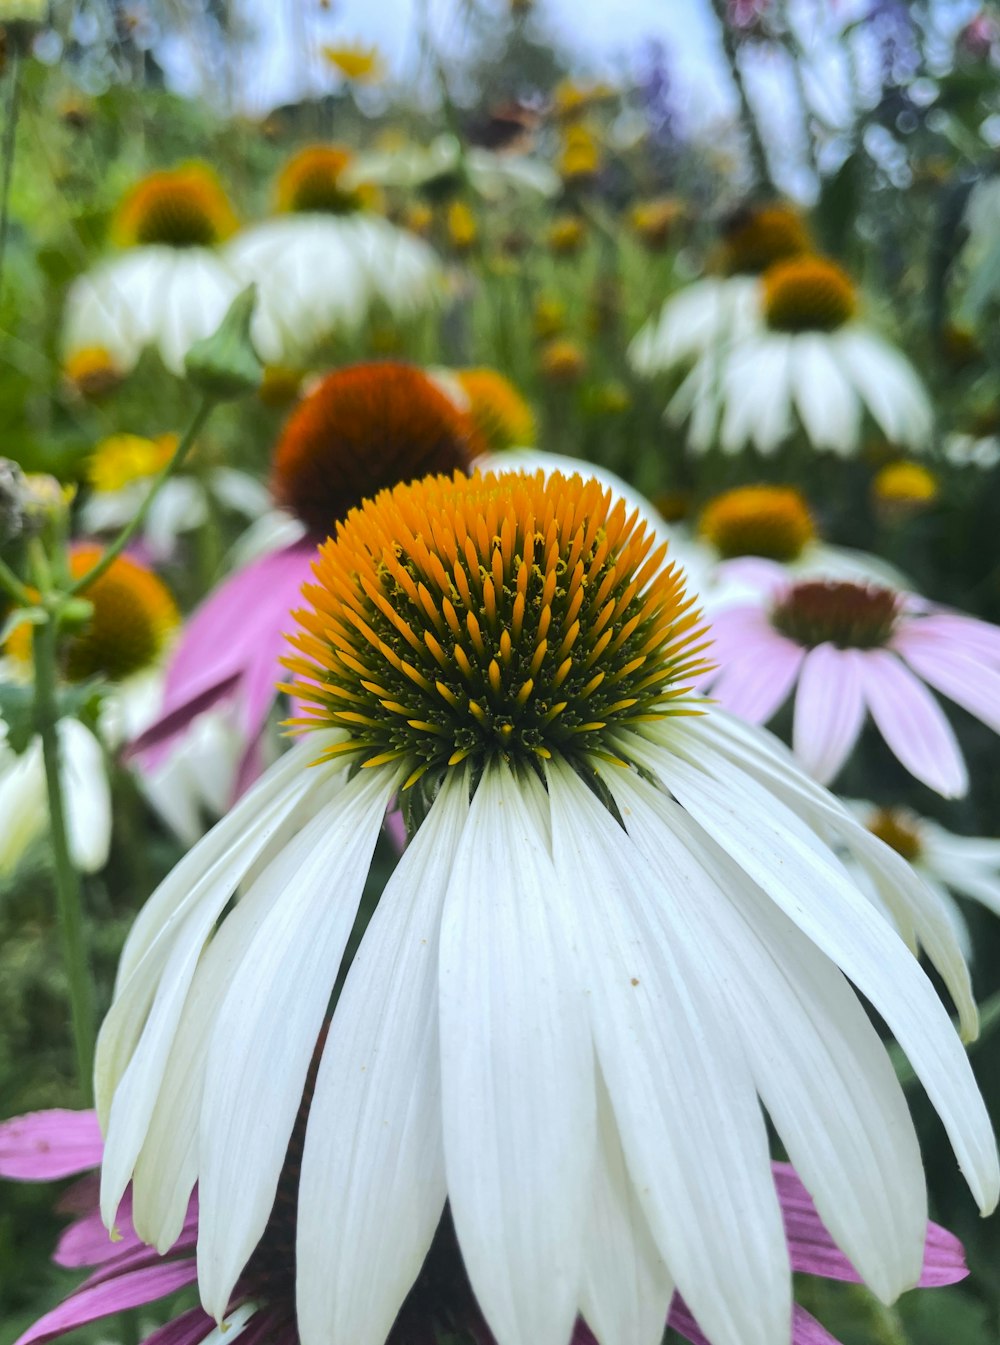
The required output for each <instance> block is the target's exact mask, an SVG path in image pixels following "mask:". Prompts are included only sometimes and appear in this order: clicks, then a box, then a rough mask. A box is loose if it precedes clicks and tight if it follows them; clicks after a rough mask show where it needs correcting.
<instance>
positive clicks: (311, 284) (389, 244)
mask: <svg viewBox="0 0 1000 1345" xmlns="http://www.w3.org/2000/svg"><path fill="white" fill-rule="evenodd" d="M352 161H353V156H352V155H351V153H350V151H348V150H345V149H342V148H341V147H339V146H335V145H315V146H307V147H306V148H305V149H304V150H302V151H300V152H299V153H298V154H296V155H295V156H293V158H292V159H291V160H290V161H289V163H288V164H287V165H286V166H285V168H284V170H283V171H282V173H281V174H280V175H279V179H278V183H277V186H276V205H277V207H278V210H279V214H277V215H276V216H275V217H274V218H273V219H268V220H263V221H262V222H261V223H259V224H255V225H252V226H251V227H250V228H248V229H245V230H244V231H243V232H242V233H240V234H239V235H238V236H237V237H236V238H234V239H233V241H232V243H231V244H230V245H229V247H228V248H227V250H226V258H227V261H228V262H229V264H230V265H231V266H232V267H233V269H234V270H235V271H236V273H237V274H238V275H239V276H240V279H241V283H243V284H247V283H249V282H251V281H253V282H254V283H255V284H256V285H257V304H256V308H255V311H254V319H253V326H252V332H253V340H254V345H255V347H256V348H257V351H258V353H259V354H260V356H261V358H262V359H264V360H265V361H266V362H268V363H270V364H275V365H296V364H300V363H305V362H306V361H307V360H308V357H309V356H310V355H311V354H312V353H313V352H314V351H315V350H316V348H317V347H318V346H319V345H321V344H322V343H323V342H324V341H326V340H328V339H329V338H330V337H331V336H335V335H343V334H349V333H351V332H353V331H355V330H356V329H357V328H358V327H360V326H361V324H362V323H363V322H364V320H365V319H366V318H367V317H368V316H369V314H370V313H371V312H372V311H373V310H374V309H375V308H376V307H377V306H379V305H382V306H383V307H384V308H385V310H386V311H387V312H388V313H389V314H391V315H392V316H393V317H396V318H408V317H411V316H413V315H414V314H415V313H418V312H420V311H421V310H422V309H425V308H428V307H430V306H432V305H433V304H434V303H435V302H437V300H438V299H439V298H440V297H441V294H442V293H443V283H444V280H443V270H442V267H441V264H440V262H439V260H438V257H437V254H436V253H435V252H434V250H433V249H432V248H431V247H430V246H429V244H427V243H425V242H424V241H423V240H422V239H420V238H417V237H415V236H414V235H413V234H411V233H408V232H407V231H406V230H404V229H399V228H397V227H396V226H395V225H393V224H390V223H389V221H388V220H386V219H383V218H381V217H380V216H377V215H373V214H370V213H366V212H365V211H364V209H363V207H364V205H365V200H366V197H365V193H364V191H363V190H362V188H361V187H360V186H359V187H354V186H352V185H349V182H348V179H347V177H346V172H347V169H348V167H349V166H350V164H351V163H352Z"/></svg>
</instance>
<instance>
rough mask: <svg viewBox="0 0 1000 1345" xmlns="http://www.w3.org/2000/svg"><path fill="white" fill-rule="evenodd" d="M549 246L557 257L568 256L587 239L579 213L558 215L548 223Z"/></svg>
mask: <svg viewBox="0 0 1000 1345" xmlns="http://www.w3.org/2000/svg"><path fill="white" fill-rule="evenodd" d="M548 241H549V247H550V248H551V249H552V251H553V252H554V253H555V254H556V256H558V257H570V256H572V255H573V254H574V253H576V252H579V251H580V248H581V247H582V246H583V244H584V243H585V242H586V241H587V228H586V225H585V224H584V222H583V220H582V219H580V217H579V215H559V216H558V217H557V218H556V219H554V220H553V221H552V223H551V224H550V225H549V232H548Z"/></svg>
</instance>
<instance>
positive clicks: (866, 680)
mask: <svg viewBox="0 0 1000 1345" xmlns="http://www.w3.org/2000/svg"><path fill="white" fill-rule="evenodd" d="M859 664H860V669H861V676H862V683H863V689H864V695H865V700H866V701H867V702H868V708H869V710H870V711H871V714H872V718H873V719H874V720H875V723H876V725H877V727H878V730H879V732H880V733H881V734H882V737H883V738H884V739H885V741H886V743H887V745H888V747H889V749H890V751H892V752H893V753H894V754H895V756H896V757H897V758H898V759H899V761H900V762H901V763H902V765H903V766H905V767H906V769H907V770H908V771H909V772H910V774H911V775H915V776H916V778H917V779H918V780H921V781H923V783H924V784H925V785H927V786H928V787H929V788H930V789H933V790H936V791H937V793H939V794H943V795H944V797H945V798H957V797H959V796H960V795H962V794H964V793H965V791H966V790H967V789H968V787H969V777H968V774H967V772H966V769H965V761H964V759H963V757H962V752H961V749H960V748H959V746H958V742H957V740H956V738H955V734H954V732H953V731H952V728H951V725H950V724H949V723H948V721H947V719H946V718H945V717H944V714H943V712H942V710H941V707H940V706H939V705H938V703H937V701H936V700H935V699H934V697H933V696H932V695H931V694H930V692H929V691H928V690H927V688H926V687H925V686H924V684H923V683H922V682H918V681H917V679H916V678H915V677H914V676H913V674H912V673H911V672H910V671H909V669H908V668H906V667H905V666H904V665H903V663H901V662H900V660H899V659H898V658H897V657H896V655H895V654H892V653H890V652H889V651H888V650H885V649H866V650H865V651H864V652H863V654H862V656H861V659H860V660H859Z"/></svg>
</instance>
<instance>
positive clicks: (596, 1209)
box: [580, 1074, 674, 1345]
mask: <svg viewBox="0 0 1000 1345" xmlns="http://www.w3.org/2000/svg"><path fill="white" fill-rule="evenodd" d="M597 1118H598V1151H597V1164H596V1167H595V1171H594V1186H593V1191H592V1194H591V1204H590V1213H589V1216H588V1221H587V1242H586V1249H585V1258H584V1276H583V1290H582V1293H581V1295H580V1310H581V1312H582V1313H583V1316H584V1317H585V1318H586V1321H587V1325H588V1326H589V1327H590V1329H591V1330H592V1331H593V1333H594V1335H595V1336H596V1337H597V1339H598V1340H599V1341H600V1342H601V1345H660V1341H661V1340H662V1339H663V1325H664V1322H666V1320H667V1312H668V1309H669V1307H670V1299H671V1297H672V1296H673V1291H674V1286H673V1281H672V1280H671V1278H670V1275H669V1274H668V1273H667V1268H666V1266H665V1265H664V1264H663V1258H662V1257H661V1256H660V1253H659V1251H658V1250H657V1247H656V1243H655V1242H654V1241H653V1235H652V1234H651V1233H650V1231H649V1224H648V1222H647V1220H646V1216H645V1214H644V1213H643V1211H642V1205H641V1204H640V1201H639V1197H638V1195H637V1193H636V1190H635V1187H634V1185H633V1184H632V1179H631V1177H630V1176H629V1175H628V1169H627V1167H626V1165H625V1154H624V1152H623V1151H622V1143H621V1139H620V1137H619V1134H618V1126H617V1124H616V1122H615V1118H614V1112H613V1111H612V1108H611V1100H610V1098H609V1097H608V1090H607V1086H606V1084H605V1083H604V1080H603V1079H602V1078H601V1076H600V1074H598V1076H597Z"/></svg>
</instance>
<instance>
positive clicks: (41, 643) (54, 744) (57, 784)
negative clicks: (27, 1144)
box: [32, 619, 97, 1106]
mask: <svg viewBox="0 0 1000 1345" xmlns="http://www.w3.org/2000/svg"><path fill="white" fill-rule="evenodd" d="M57 642H58V627H57V624H56V621H55V620H54V619H50V620H48V621H46V622H45V623H44V624H42V625H40V626H36V628H35V631H34V638H33V640H32V650H33V657H34V665H35V726H36V728H37V730H38V735H39V737H40V738H41V741H42V759H43V762H44V765H45V793H46V798H47V800H48V807H49V828H50V833H51V837H52V857H53V861H54V863H55V877H56V908H57V912H58V917H59V933H60V938H61V941H62V951H63V963H64V966H65V969H66V980H67V983H68V987H69V1006H70V1021H71V1023H72V1028H73V1043H74V1046H75V1048H76V1067H77V1077H78V1079H79V1084H80V1092H81V1094H82V1098H83V1102H84V1105H87V1106H89V1105H90V1103H91V1101H92V1098H93V1087H94V1082H93V1076H94V1042H95V1039H96V1022H97V1020H96V1015H95V1009H94V987H93V976H92V973H91V968H90V958H89V955H88V951H87V945H86V938H85V935H84V920H83V892H82V888H81V884H80V875H79V874H78V873H77V871H76V867H75V865H74V864H73V858H72V856H71V854H70V849H69V836H68V833H67V831H66V807H65V799H64V797H63V788H62V770H61V763H60V760H59V758H60V752H59V733H58V728H57V725H58V721H59V708H58V704H57V701H56V655H57Z"/></svg>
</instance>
